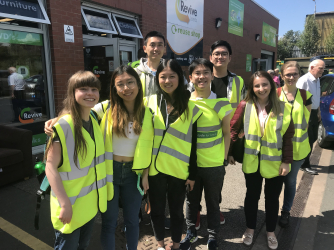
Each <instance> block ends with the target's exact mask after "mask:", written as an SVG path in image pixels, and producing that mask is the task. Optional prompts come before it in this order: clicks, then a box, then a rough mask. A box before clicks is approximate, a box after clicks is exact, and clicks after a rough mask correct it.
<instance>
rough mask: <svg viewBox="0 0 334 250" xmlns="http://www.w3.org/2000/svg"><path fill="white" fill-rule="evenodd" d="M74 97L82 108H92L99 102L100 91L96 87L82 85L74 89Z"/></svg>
mask: <svg viewBox="0 0 334 250" xmlns="http://www.w3.org/2000/svg"><path fill="white" fill-rule="evenodd" d="M74 97H75V100H76V102H77V103H78V104H79V105H80V106H81V107H82V108H86V109H89V110H90V109H91V108H93V107H94V106H95V105H96V104H97V103H98V101H99V98H100V93H99V90H98V89H97V88H95V87H88V86H87V87H80V88H76V89H75V90H74Z"/></svg>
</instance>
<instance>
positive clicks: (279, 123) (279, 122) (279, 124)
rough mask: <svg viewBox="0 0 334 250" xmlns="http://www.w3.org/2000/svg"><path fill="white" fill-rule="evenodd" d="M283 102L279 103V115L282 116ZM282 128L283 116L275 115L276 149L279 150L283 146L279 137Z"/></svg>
mask: <svg viewBox="0 0 334 250" xmlns="http://www.w3.org/2000/svg"><path fill="white" fill-rule="evenodd" d="M284 106H285V104H284V102H280V107H281V113H282V114H284ZM282 127H283V115H280V114H277V122H276V138H277V149H278V150H281V149H282V145H283V139H282V135H281V130H282Z"/></svg>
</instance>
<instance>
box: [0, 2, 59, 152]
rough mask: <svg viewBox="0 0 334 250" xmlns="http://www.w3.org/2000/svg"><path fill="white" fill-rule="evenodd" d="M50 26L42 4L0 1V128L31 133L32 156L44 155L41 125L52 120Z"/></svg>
mask: <svg viewBox="0 0 334 250" xmlns="http://www.w3.org/2000/svg"><path fill="white" fill-rule="evenodd" d="M49 24H50V21H49V18H48V16H47V14H46V11H45V3H44V2H43V1H42V0H35V1H33V0H30V1H20V0H15V1H0V58H1V60H0V124H1V125H8V126H15V127H18V128H22V129H28V130H31V131H32V132H33V141H32V149H33V153H38V152H41V151H43V144H44V142H45V134H44V129H43V127H44V122H45V121H46V120H47V119H49V118H50V117H53V116H54V102H53V87H52V78H51V59H50V44H49V35H48V25H49ZM8 68H11V69H14V71H15V70H16V73H14V74H15V76H14V75H13V77H14V78H13V79H15V80H12V83H14V85H11V86H10V85H9V84H10V79H9V76H10V75H11V74H10V72H9V71H8ZM11 73H13V71H12V72H11ZM19 86H20V87H19ZM22 86H23V87H22Z"/></svg>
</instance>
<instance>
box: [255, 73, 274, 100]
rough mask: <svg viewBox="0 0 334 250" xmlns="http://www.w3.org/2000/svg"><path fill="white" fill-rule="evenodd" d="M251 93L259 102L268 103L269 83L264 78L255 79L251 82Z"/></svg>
mask: <svg viewBox="0 0 334 250" xmlns="http://www.w3.org/2000/svg"><path fill="white" fill-rule="evenodd" d="M253 91H254V93H255V95H256V97H257V98H258V100H259V101H263V102H266V101H268V97H269V94H270V91H271V86H270V82H269V81H268V79H267V78H265V77H256V78H255V79H254V82H253Z"/></svg>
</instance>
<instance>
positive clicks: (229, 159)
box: [227, 156, 235, 165]
mask: <svg viewBox="0 0 334 250" xmlns="http://www.w3.org/2000/svg"><path fill="white" fill-rule="evenodd" d="M227 160H228V163H229V164H231V165H235V160H234V157H233V156H228V157H227Z"/></svg>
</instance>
